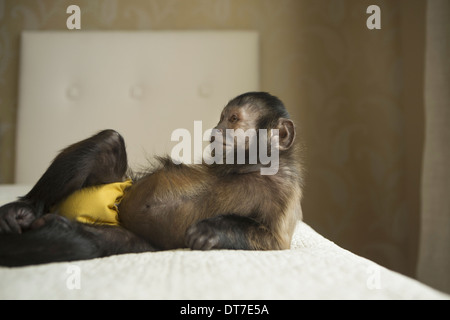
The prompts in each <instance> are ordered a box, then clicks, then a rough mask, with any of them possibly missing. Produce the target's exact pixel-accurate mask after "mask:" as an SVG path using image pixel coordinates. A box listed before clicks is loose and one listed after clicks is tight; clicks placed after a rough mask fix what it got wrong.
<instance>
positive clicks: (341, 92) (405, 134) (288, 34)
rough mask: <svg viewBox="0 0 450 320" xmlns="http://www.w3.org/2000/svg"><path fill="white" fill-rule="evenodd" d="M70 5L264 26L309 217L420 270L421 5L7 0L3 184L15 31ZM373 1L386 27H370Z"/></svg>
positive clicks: (210, 25)
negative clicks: (298, 152)
mask: <svg viewBox="0 0 450 320" xmlns="http://www.w3.org/2000/svg"><path fill="white" fill-rule="evenodd" d="M70 4H78V5H79V6H80V7H81V10H82V21H81V26H82V30H111V29H114V30H115V29H126V30H141V29H153V30H160V29H177V30H180V29H252V30H258V31H259V32H260V36H261V79H260V80H261V81H260V83H261V89H262V90H267V91H270V92H271V93H273V94H275V95H278V96H279V97H280V98H281V99H282V100H283V101H284V102H285V103H286V105H287V106H288V109H289V111H290V113H291V114H292V116H293V117H294V118H295V119H296V120H297V123H298V125H299V132H300V134H301V136H302V138H303V140H304V144H305V153H304V160H305V165H306V167H307V172H308V173H307V176H306V188H305V199H304V202H303V208H304V209H303V211H304V216H305V220H306V222H308V223H310V224H311V225H312V226H313V227H314V228H316V229H317V230H318V231H319V232H321V233H322V234H324V235H325V236H327V237H328V238H330V239H331V240H333V241H335V242H336V243H338V244H339V245H342V246H344V247H345V248H347V249H350V250H352V251H354V252H356V253H359V254H362V255H364V256H366V257H368V258H371V259H374V260H375V261H377V262H379V263H381V264H383V265H385V266H388V267H390V268H393V269H395V270H398V271H401V272H404V273H407V274H413V273H414V268H415V261H416V252H417V230H418V216H419V211H418V210H419V209H418V208H419V205H420V202H419V192H418V190H419V183H420V179H419V177H420V166H421V160H420V159H421V152H422V140H423V115H422V114H423V101H422V100H423V96H422V87H423V84H422V76H423V50H424V49H423V46H424V39H423V34H424V33H423V32H424V16H425V13H424V11H425V0H407V1H405V0H391V1H380V0H371V1H366V0H320V1H319V0H291V1H287V0H216V1H213V0H159V1H158V0H127V1H124V0H85V1H75V0H70V1H56V0H40V1H29V0H0V183H7V182H12V181H13V176H12V173H13V165H14V139H15V137H14V132H15V120H16V107H17V99H16V95H17V80H18V79H17V75H18V57H19V34H20V32H21V31H22V30H64V29H65V28H66V19H67V16H68V15H67V14H66V13H65V10H66V8H67V6H68V5H70ZM371 4H377V5H379V6H380V7H381V18H382V29H381V30H372V31H371V30H368V29H367V28H366V19H367V17H368V15H367V14H366V8H367V7H368V6H369V5H371ZM74 32H76V31H74ZM236 76H239V75H236ZM224 103H225V101H224Z"/></svg>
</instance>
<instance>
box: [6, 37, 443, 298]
mask: <svg viewBox="0 0 450 320" xmlns="http://www.w3.org/2000/svg"><path fill="white" fill-rule="evenodd" d="M258 51H259V40H258V34H257V33H255V32H252V31H221V32H212V31H186V32H174V31H166V32H76V33H70V32H69V33H68V32H52V31H47V32H25V33H24V34H23V35H22V42H21V60H20V77H19V78H20V81H19V110H18V131H17V132H18V136H17V148H16V149H17V155H16V158H17V163H16V184H14V185H1V186H0V205H1V204H4V203H7V202H9V201H12V200H14V199H15V198H16V197H17V196H20V195H24V194H25V193H26V192H27V191H28V190H29V189H30V187H31V186H32V185H33V183H34V182H35V181H36V179H38V178H39V176H40V175H41V174H42V173H43V171H44V170H45V169H46V167H47V166H48V164H49V162H50V161H51V159H52V158H53V157H54V156H55V155H56V153H57V151H58V150H59V149H61V148H62V147H64V146H66V145H67V144H70V143H72V142H74V141H77V140H79V139H82V138H85V137H87V136H88V135H91V134H92V133H94V132H95V131H98V130H100V129H104V128H114V129H116V130H118V131H119V132H121V133H122V135H123V136H124V137H125V140H126V143H127V151H128V154H129V161H130V164H131V166H133V167H134V168H139V167H140V166H143V165H144V166H145V161H146V157H148V156H149V155H152V154H161V153H167V152H170V148H171V146H173V143H174V142H172V141H170V139H169V138H168V137H170V133H171V132H172V131H173V130H174V129H175V128H187V129H188V130H192V126H193V122H194V121H195V120H202V121H203V125H204V126H203V130H205V129H206V128H208V127H211V126H212V125H214V124H215V123H216V122H217V120H218V115H219V112H220V110H221V109H222V107H223V105H224V104H225V103H226V102H227V100H228V99H230V98H233V97H234V96H236V95H237V94H240V93H242V92H246V91H252V90H257V89H258V88H259V83H258V81H259V80H258V79H259V54H258ZM237 74H239V77H236V75H237ZM44 80H45V81H44ZM36 119H39V121H36ZM171 143H172V144H171ZM144 150H145V151H144ZM194 156H195V155H194ZM306 215H307V213H306ZM448 298H449V296H448V295H446V294H443V293H441V292H438V291H436V290H434V289H432V288H430V287H427V286H425V285H424V284H421V283H419V282H418V281H415V280H413V279H410V278H407V277H405V276H403V275H400V274H398V273H395V272H393V271H390V270H387V269H385V268H383V267H382V266H380V265H378V264H376V263H374V262H372V261H369V260H367V259H364V258H362V257H360V256H357V255H355V254H353V253H351V252H349V251H347V250H345V249H343V248H340V247H339V246H337V245H336V244H334V243H333V242H331V241H329V240H327V239H325V238H324V237H322V236H321V235H320V234H318V233H317V232H315V231H314V230H313V229H312V228H311V227H310V226H308V225H307V224H306V223H305V222H302V221H298V223H297V226H296V229H295V234H294V237H293V239H292V245H291V249H290V250H282V251H232V250H221V251H219V250H215V251H207V252H203V251H190V250H187V249H185V250H171V251H163V252H151V253H140V254H125V255H118V256H111V257H106V258H101V259H94V260H88V261H74V262H64V263H50V264H45V265H39V266H28V267H19V268H5V267H0V299H252V300H253V299H448Z"/></svg>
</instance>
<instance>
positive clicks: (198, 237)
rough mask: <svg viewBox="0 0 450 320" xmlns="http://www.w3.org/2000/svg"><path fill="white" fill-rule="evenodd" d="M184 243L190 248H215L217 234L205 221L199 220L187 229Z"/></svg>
mask: <svg viewBox="0 0 450 320" xmlns="http://www.w3.org/2000/svg"><path fill="white" fill-rule="evenodd" d="M185 243H186V246H187V247H188V248H191V249H192V250H211V249H217V248H218V247H217V246H218V244H219V235H218V234H217V233H216V232H215V230H214V228H212V227H211V226H210V225H209V224H208V223H207V222H206V221H200V222H198V223H196V224H193V225H192V226H190V227H189V228H188V229H187V231H186V236H185Z"/></svg>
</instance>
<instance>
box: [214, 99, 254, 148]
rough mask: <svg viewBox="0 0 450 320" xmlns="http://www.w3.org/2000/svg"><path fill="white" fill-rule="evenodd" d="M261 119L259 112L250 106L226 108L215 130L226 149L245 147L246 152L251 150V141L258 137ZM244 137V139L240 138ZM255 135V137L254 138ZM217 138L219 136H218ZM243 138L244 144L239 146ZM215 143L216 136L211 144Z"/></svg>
mask: <svg viewBox="0 0 450 320" xmlns="http://www.w3.org/2000/svg"><path fill="white" fill-rule="evenodd" d="M258 119H259V112H257V111H256V110H253V108H252V107H251V106H249V105H244V106H226V107H225V108H224V109H223V111H222V113H221V115H220V121H219V123H218V124H217V126H216V127H215V128H214V129H213V131H215V132H216V133H219V134H218V135H219V136H221V137H222V139H223V140H222V141H223V145H224V149H225V148H227V147H228V148H230V147H232V146H233V147H234V149H236V148H238V147H243V148H245V149H246V150H248V148H249V143H250V141H251V140H252V139H253V138H255V139H256V137H257V134H258V132H257V129H258V128H257V123H258ZM240 135H243V136H242V137H239V136H240ZM253 135H254V137H253ZM216 137H217V135H216ZM241 138H242V143H244V141H245V145H242V143H241V145H240V144H239V142H240V141H239V139H241ZM213 141H214V135H213V136H212V138H211V142H213Z"/></svg>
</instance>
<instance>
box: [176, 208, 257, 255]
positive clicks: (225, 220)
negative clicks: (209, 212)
mask: <svg viewBox="0 0 450 320" xmlns="http://www.w3.org/2000/svg"><path fill="white" fill-rule="evenodd" d="M258 229H261V230H263V229H262V228H261V227H260V225H259V223H257V222H256V221H255V220H253V219H250V218H247V217H242V216H239V215H235V214H229V215H219V216H216V217H213V218H208V219H204V220H200V221H199V222H197V223H195V224H193V225H192V226H190V227H189V228H188V229H187V231H186V236H185V242H186V246H187V247H189V248H191V249H193V250H211V249H235V250H249V249H255V248H256V246H255V245H253V243H252V240H251V238H250V237H251V236H252V235H253V234H255V232H257V230H258ZM255 230H256V231H255ZM261 236H262V237H265V234H262V235H261Z"/></svg>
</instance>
